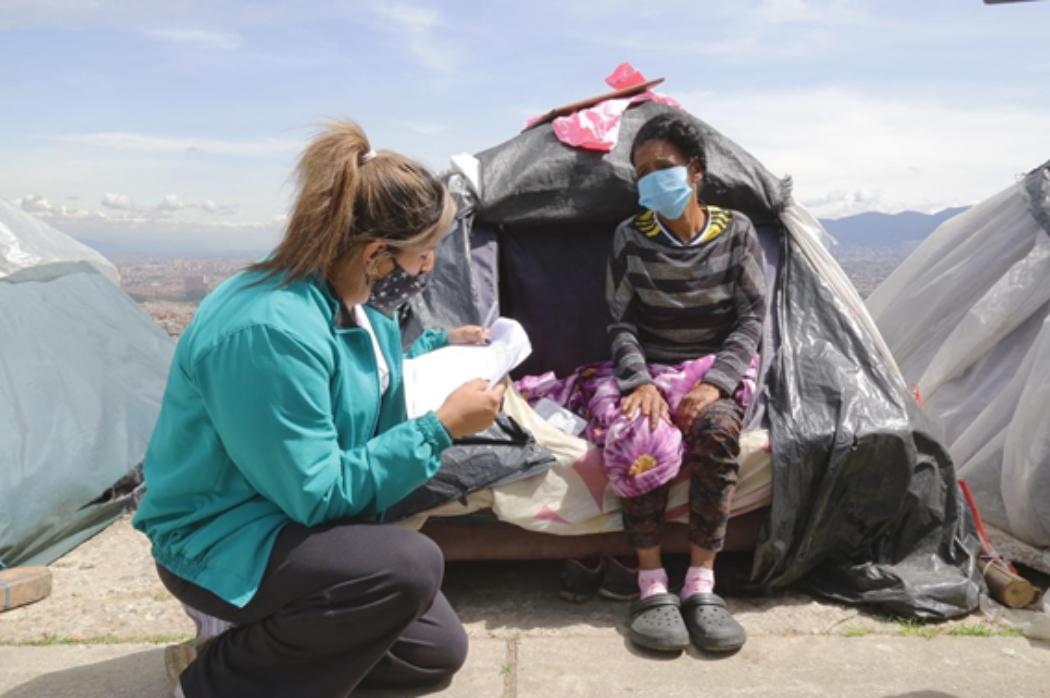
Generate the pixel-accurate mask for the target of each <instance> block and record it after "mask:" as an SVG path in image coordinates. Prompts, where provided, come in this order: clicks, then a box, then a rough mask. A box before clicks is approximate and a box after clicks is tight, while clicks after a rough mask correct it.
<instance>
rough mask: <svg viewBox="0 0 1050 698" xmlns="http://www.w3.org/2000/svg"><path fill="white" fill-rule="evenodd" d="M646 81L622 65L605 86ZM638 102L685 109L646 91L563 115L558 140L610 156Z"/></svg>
mask: <svg viewBox="0 0 1050 698" xmlns="http://www.w3.org/2000/svg"><path fill="white" fill-rule="evenodd" d="M643 82H645V76H644V75H642V74H641V73H640V72H638V71H637V70H635V69H634V67H633V66H632V65H631V64H630V63H621V64H620V65H618V66H617V67H616V70H614V71H613V72H612V74H611V75H609V77H607V78H605V83H606V84H607V85H609V87H612V88H613V89H614V90H620V89H623V88H626V87H632V86H634V85H638V84H641V83H643ZM638 102H659V103H661V104H669V105H671V106H672V107H681V105H680V104H679V103H678V102H677V101H676V100H674V99H672V98H671V97H668V96H666V95H662V94H660V93H658V92H653V91H652V90H646V91H645V92H643V93H641V94H638V95H635V96H633V97H625V98H623V99H607V100H605V101H604V102H601V103H599V104H596V105H595V106H593V107H589V108H587V109H581V110H580V111H578V112H573V113H572V114H569V115H568V116H559V117H558V118H557V119H555V120H554V121H553V123H552V124H551V127H552V128H553V129H554V135H555V136H557V138H558V140H559V141H561V142H562V143H564V144H566V145H568V146H572V147H573V148H583V149H585V150H595V151H598V152H602V153H607V152H609V151H610V150H612V149H613V147H614V146H615V145H616V141H617V139H619V137H620V123H621V122H622V121H623V113H624V112H625V111H627V108H628V107H629V106H631V105H632V104H636V103H638ZM541 118H543V117H542V115H541V116H536V117H533V118H532V119H529V121H528V122H526V124H527V125H528V124H532V123H535V122H536V121H537V120H539V119H541Z"/></svg>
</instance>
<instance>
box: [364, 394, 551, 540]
mask: <svg viewBox="0 0 1050 698" xmlns="http://www.w3.org/2000/svg"><path fill="white" fill-rule="evenodd" d="M554 463H555V458H554V455H553V454H552V453H551V452H550V451H548V450H546V449H545V448H542V447H541V446H539V445H538V444H537V443H536V439H535V438H533V436H532V434H530V433H529V432H527V431H525V430H524V429H522V428H521V426H519V425H518V423H517V422H515V421H514V419H513V418H511V417H509V416H507V415H505V414H501V415H500V416H499V417H498V418H497V419H496V421H495V422H494V423H493V424H492V425H491V426H490V427H489V428H488V429H486V430H485V431H483V432H481V433H480V434H475V435H474V436H468V437H465V438H462V439H457V440H456V442H455V443H454V444H453V445H452V446H451V447H449V448H448V449H446V450H445V452H444V453H443V454H442V455H441V470H439V471H438V473H437V475H435V476H434V477H433V478H432V479H431V480H430V481H429V482H427V483H426V484H424V485H422V486H421V487H419V488H418V489H416V490H415V491H414V492H412V493H411V494H409V495H408V496H407V497H405V498H404V499H402V500H401V501H399V502H397V503H396V504H395V505H394V506H392V507H390V508H389V509H388V510H387V511H386V512H385V513H384V514H383V520H384V521H398V520H401V519H405V518H408V517H410V516H413V515H414V514H418V513H420V512H422V511H425V510H428V509H432V508H434V507H437V506H440V505H442V504H444V503H446V502H449V501H452V500H461V501H462V500H465V499H466V497H467V496H468V495H470V494H473V493H474V492H477V491H479V490H482V489H485V488H486V487H498V486H499V485H502V484H506V483H510V482H515V481H517V480H521V479H523V478H529V477H532V476H534V475H540V474H542V473H544V472H546V471H547V470H549V469H550V468H551V466H552V465H554Z"/></svg>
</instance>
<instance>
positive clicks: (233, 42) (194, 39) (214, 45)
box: [150, 29, 241, 51]
mask: <svg viewBox="0 0 1050 698" xmlns="http://www.w3.org/2000/svg"><path fill="white" fill-rule="evenodd" d="M150 35H151V36H154V37H156V38H158V39H163V40H164V41H170V42H172V43H177V44H188V45H190V46H196V47H198V48H203V49H210V50H217V51H233V50H236V49H238V48H240V47H241V36H240V34H236V33H230V32H217V31H206V30H202V29H163V30H159V31H152V32H150Z"/></svg>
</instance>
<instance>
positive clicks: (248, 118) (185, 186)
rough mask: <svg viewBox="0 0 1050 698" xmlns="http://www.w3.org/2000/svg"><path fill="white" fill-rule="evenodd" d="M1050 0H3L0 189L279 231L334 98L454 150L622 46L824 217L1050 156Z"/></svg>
mask: <svg viewBox="0 0 1050 698" xmlns="http://www.w3.org/2000/svg"><path fill="white" fill-rule="evenodd" d="M1047 36H1050V2H1041V1H1036V2H1023V3H1017V4H1008V5H986V4H984V2H983V1H982V0H923V1H922V2H915V1H914V0H871V1H870V2H868V1H865V0H856V1H852V2H847V1H836V0H733V1H732V2H729V1H723V2H709V1H707V0H689V1H687V2H678V1H677V0H666V1H661V2H638V1H637V0H633V1H632V2H623V1H621V0H602V1H601V2H597V1H592V0H560V1H556V2H547V1H545V0H543V1H541V0H533V2H529V3H525V2H520V1H518V2H504V1H502V0H488V1H487V2H468V1H463V2H435V3H423V2H415V1H409V2H386V3H383V2H356V1H353V0H350V1H343V2H319V1H313V0H303V1H300V2H294V3H293V2H289V3H268V2H224V1H222V0H211V1H209V2H196V1H194V0H168V1H167V2H163V3H160V2H158V3H153V2H127V1H116V0H0V158H2V163H3V164H2V166H0V198H5V199H8V200H10V201H13V202H15V203H16V204H17V205H19V206H21V207H22V208H23V209H25V210H27V211H29V212H31V213H33V214H34V215H37V216H39V217H41V218H44V219H45V220H47V221H48V222H50V223H51V224H52V225H54V226H55V227H57V228H59V229H60V230H63V231H65V232H68V233H70V234H72V235H74V236H76V237H79V238H81V239H84V240H88V241H92V242H96V243H105V244H107V245H110V246H112V245H117V246H120V245H123V246H126V247H128V248H129V249H131V248H135V247H136V246H139V247H142V246H147V247H148V246H150V245H164V244H168V243H171V244H176V243H177V244H178V245H181V246H182V247H184V248H186V247H187V246H188V247H193V248H195V249H199V250H201V251H234V250H238V251H239V250H245V251H249V250H251V251H254V250H265V249H267V248H268V247H269V246H270V245H271V244H272V243H273V242H274V241H275V240H276V239H277V238H278V237H279V235H280V232H281V228H282V224H283V222H284V220H285V216H286V212H287V210H288V207H289V204H290V202H291V199H292V197H293V195H294V179H293V170H294V167H295V162H296V158H297V156H298V154H299V153H300V152H301V150H302V148H303V147H304V146H305V144H306V143H307V141H308V140H309V138H310V137H311V135H312V134H314V133H316V132H317V131H318V130H319V128H321V127H322V125H323V124H324V122H325V120H326V119H331V118H352V119H354V120H356V121H358V122H359V123H360V124H361V125H362V126H363V127H364V129H365V131H366V132H367V134H368V136H369V138H370V140H371V142H372V145H373V147H374V148H386V149H391V150H396V151H399V152H402V153H405V154H407V155H410V156H413V157H416V158H418V159H420V160H422V161H423V162H425V163H427V164H428V165H430V166H431V167H432V168H434V169H437V170H440V169H443V168H444V167H445V166H446V164H447V162H448V158H449V156H451V155H453V154H456V153H461V152H478V151H480V150H483V149H485V148H488V147H491V146H493V145H496V144H498V143H501V142H503V141H505V140H508V139H510V138H512V137H513V136H514V135H515V134H516V133H518V132H519V131H520V130H521V128H522V126H523V125H524V122H525V120H526V119H527V118H528V117H529V116H531V115H534V114H537V113H540V112H544V111H546V110H548V109H550V108H551V107H554V106H557V105H560V104H565V103H567V102H571V101H575V100H577V99H580V98H583V97H587V96H590V95H594V94H598V93H601V92H604V91H606V90H607V89H608V88H607V87H606V85H605V83H604V79H605V77H606V76H607V75H608V74H609V73H610V72H612V70H613V69H614V68H615V67H616V66H617V65H618V64H620V63H621V62H624V61H628V62H630V63H631V64H632V65H634V66H635V67H636V68H637V69H638V70H640V71H641V72H642V73H644V74H645V75H646V76H647V77H650V78H652V77H664V78H666V82H665V83H664V84H663V85H662V86H661V87H660V88H659V90H660V91H661V92H663V93H665V94H668V95H670V96H672V97H675V98H676V99H678V100H679V101H680V102H681V103H682V104H683V105H684V106H685V107H686V108H687V109H688V110H689V111H691V112H692V113H693V114H695V115H696V116H698V117H700V118H701V119H703V120H704V121H706V122H708V123H709V124H711V125H712V126H714V127H715V128H716V129H718V130H720V131H721V132H722V133H724V134H725V135H727V136H729V137H730V138H732V139H734V140H735V141H736V142H737V143H739V144H740V145H741V146H743V147H744V148H745V149H747V150H749V151H750V152H751V153H752V154H753V155H755V156H756V157H758V158H759V159H760V160H761V161H762V162H763V163H764V164H765V165H766V166H767V167H768V168H769V169H770V170H771V171H772V172H774V173H775V174H777V175H790V176H791V177H792V179H793V181H794V192H795V197H796V199H798V200H799V201H800V202H801V203H803V204H804V205H806V206H808V207H809V208H810V209H811V210H812V211H813V212H814V213H816V214H817V215H820V216H824V217H832V218H833V217H840V216H844V215H849V214H853V213H859V212H863V211H884V212H896V211H900V210H905V209H909V210H918V211H926V212H933V211H937V210H940V209H943V208H946V207H949V206H956V205H968V204H973V203H976V202H978V201H980V200H982V199H985V198H987V197H989V196H991V195H992V194H994V193H996V192H998V191H1000V190H1002V189H1003V188H1005V187H1007V186H1009V185H1010V184H1012V183H1013V182H1015V181H1016V179H1017V177H1018V176H1019V175H1021V174H1023V173H1024V172H1026V171H1028V170H1030V169H1031V168H1033V167H1036V166H1038V165H1039V164H1041V163H1043V162H1045V161H1046V160H1047V159H1048V158H1050V79H1048V76H1050V51H1047V49H1046V46H1047Z"/></svg>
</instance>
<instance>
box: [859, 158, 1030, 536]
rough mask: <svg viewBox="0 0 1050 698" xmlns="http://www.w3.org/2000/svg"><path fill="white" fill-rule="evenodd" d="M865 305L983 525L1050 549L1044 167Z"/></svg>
mask: <svg viewBox="0 0 1050 698" xmlns="http://www.w3.org/2000/svg"><path fill="white" fill-rule="evenodd" d="M868 307H869V309H870V310H871V313H872V316H873V317H874V318H875V320H876V322H877V324H878V326H879V328H880V330H881V331H882V334H883V336H884V337H885V338H886V342H887V343H888V344H889V347H890V349H891V350H892V351H893V354H894V356H896V358H897V361H898V363H899V364H900V368H901V372H902V373H903V374H904V377H905V378H906V379H907V380H908V381H909V382H910V383H913V384H915V385H916V386H917V387H918V391H919V394H920V395H921V397H922V399H923V400H924V401H925V404H926V410H927V412H929V413H930V414H931V415H932V416H933V417H934V418H935V419H936V421H937V423H938V426H939V427H940V436H941V439H942V441H943V442H944V443H945V444H947V445H948V448H949V451H950V452H951V455H952V458H953V459H954V461H955V465H956V468H957V469H958V473H959V476H960V477H961V478H964V479H966V480H967V481H968V482H969V484H970V487H971V489H972V490H973V492H974V497H975V499H976V500H977V503H978V505H979V507H980V510H981V514H982V516H983V518H984V519H985V520H986V521H988V522H990V523H992V524H994V525H995V526H997V527H998V528H1000V529H1003V530H1005V531H1007V532H1009V533H1010V534H1012V535H1013V536H1015V537H1017V538H1019V539H1021V540H1023V541H1025V542H1027V543H1029V544H1031V545H1035V546H1037V547H1043V548H1046V547H1050V430H1048V429H1047V423H1048V420H1047V410H1048V409H1050V162H1047V163H1045V164H1043V165H1042V166H1040V167H1037V168H1036V169H1034V170H1032V171H1031V172H1029V173H1028V175H1027V176H1025V177H1024V178H1023V179H1021V180H1020V181H1018V182H1016V183H1014V184H1012V185H1011V186H1009V187H1007V188H1006V189H1004V190H1003V191H1001V192H999V193H998V194H996V195H995V196H993V197H991V198H990V199H988V200H986V201H984V202H982V203H980V204H978V205H976V206H974V207H973V208H971V209H969V210H967V211H966V212H964V213H961V214H959V215H958V216H956V217H954V218H952V219H950V220H948V221H946V222H944V223H943V224H942V225H941V226H940V227H938V228H937V230H935V231H934V232H933V234H932V235H931V236H930V237H929V238H928V239H927V240H926V241H925V242H924V243H923V244H922V245H920V246H919V248H918V249H917V250H915V252H914V253H912V255H911V256H909V257H908V259H906V260H905V261H904V263H902V264H901V265H900V267H898V268H897V270H896V271H894V272H893V274H891V275H890V276H889V278H887V279H886V280H885V281H884V282H883V283H882V284H881V285H880V286H879V287H878V288H877V289H875V291H874V293H872V295H871V297H870V298H869V299H868Z"/></svg>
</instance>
